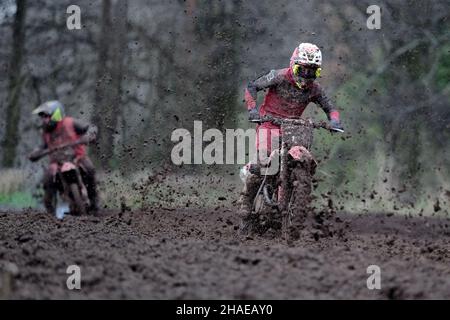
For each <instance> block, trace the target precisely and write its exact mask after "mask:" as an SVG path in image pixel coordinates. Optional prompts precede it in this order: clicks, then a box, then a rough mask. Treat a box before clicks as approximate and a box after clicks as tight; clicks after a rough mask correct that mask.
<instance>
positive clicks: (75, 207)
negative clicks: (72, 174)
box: [69, 183, 86, 215]
mask: <svg viewBox="0 0 450 320" xmlns="http://www.w3.org/2000/svg"><path fill="white" fill-rule="evenodd" d="M69 190H70V193H71V202H72V203H71V205H70V211H71V212H73V213H75V214H77V215H85V214H86V206H85V204H84V201H83V198H82V197H81V193H80V188H79V187H78V184H76V183H71V184H70V186H69Z"/></svg>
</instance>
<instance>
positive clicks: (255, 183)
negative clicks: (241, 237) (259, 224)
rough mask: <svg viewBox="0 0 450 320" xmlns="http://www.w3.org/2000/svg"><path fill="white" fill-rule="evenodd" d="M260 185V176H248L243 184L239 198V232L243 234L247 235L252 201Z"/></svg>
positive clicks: (250, 219)
mask: <svg viewBox="0 0 450 320" xmlns="http://www.w3.org/2000/svg"><path fill="white" fill-rule="evenodd" d="M260 184H261V178H260V176H258V175H256V174H249V175H248V176H247V177H246V179H245V183H244V187H243V189H242V191H241V196H240V198H239V201H238V204H239V211H238V212H239V216H240V218H241V222H240V227H239V228H240V231H241V233H243V234H246V233H248V231H249V228H250V224H251V221H252V209H253V201H254V199H255V196H256V193H257V192H258V188H259V186H260Z"/></svg>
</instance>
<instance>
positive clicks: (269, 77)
mask: <svg viewBox="0 0 450 320" xmlns="http://www.w3.org/2000/svg"><path fill="white" fill-rule="evenodd" d="M321 66H322V53H321V51H320V49H319V48H318V47H317V46H316V45H314V44H311V43H300V45H299V46H298V47H297V48H295V50H294V53H293V54H292V57H291V60H290V65H289V68H285V69H279V70H272V71H270V72H269V73H267V74H265V75H263V76H261V77H259V78H257V79H256V80H254V81H250V82H249V83H248V85H247V88H246V90H245V101H246V105H247V109H248V112H249V120H250V121H255V120H257V119H259V118H260V117H262V116H264V115H270V116H273V117H277V118H300V117H301V115H302V113H303V111H304V110H305V108H306V107H307V105H308V104H309V103H310V102H314V103H316V104H318V105H319V106H320V107H321V108H322V109H323V111H324V112H325V113H326V115H327V118H328V120H329V121H330V126H331V128H332V129H333V130H334V131H338V132H343V128H342V125H341V123H340V119H339V112H338V110H337V109H336V108H335V107H334V105H333V104H332V102H331V101H330V100H329V99H328V97H327V96H326V95H325V93H324V91H323V89H322V88H321V86H320V85H319V84H318V83H317V82H315V80H316V78H317V77H319V76H320V72H321ZM264 89H268V91H267V94H266V95H265V98H264V102H263V103H262V105H261V106H260V107H259V108H258V107H257V105H256V97H257V92H258V91H261V90H264ZM261 129H263V130H264V129H265V130H266V139H267V140H265V141H259V134H258V132H259V130H261ZM256 131H257V136H256V137H257V138H256V149H257V150H264V149H265V150H266V151H267V154H270V151H271V144H272V141H273V139H279V127H278V126H276V125H274V124H272V123H271V122H264V123H262V124H260V125H257V128H256ZM263 152H264V151H263ZM249 168H250V164H247V165H246V167H244V168H243V169H244V170H243V172H245V174H244V177H243V179H244V188H243V190H242V192H241V196H240V199H239V203H240V209H239V213H240V216H241V219H242V220H241V230H242V228H243V226H244V225H245V224H246V222H247V221H249V219H250V214H251V211H252V205H253V200H254V198H255V196H256V193H257V191H258V188H259V185H260V183H261V179H260V176H259V175H257V174H254V173H251V172H252V170H248V169H249Z"/></svg>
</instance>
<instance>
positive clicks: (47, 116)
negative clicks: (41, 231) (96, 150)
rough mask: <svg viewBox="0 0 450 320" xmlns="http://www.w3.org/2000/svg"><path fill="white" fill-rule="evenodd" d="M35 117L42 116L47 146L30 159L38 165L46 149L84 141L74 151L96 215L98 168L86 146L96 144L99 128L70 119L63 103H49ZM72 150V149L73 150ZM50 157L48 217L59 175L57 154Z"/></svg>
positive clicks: (46, 195)
mask: <svg viewBox="0 0 450 320" xmlns="http://www.w3.org/2000/svg"><path fill="white" fill-rule="evenodd" d="M33 114H35V115H38V116H39V117H40V119H41V121H42V126H41V128H42V131H43V135H42V138H43V144H42V146H41V147H40V148H37V149H35V150H34V151H33V152H32V153H31V154H30V155H29V156H28V158H29V160H31V161H33V162H34V161H37V160H39V159H40V158H41V156H40V154H41V153H42V152H43V151H44V150H46V149H53V148H55V147H58V146H62V145H65V144H68V143H72V142H76V141H80V142H82V143H83V144H78V145H75V146H72V147H69V148H71V149H72V151H73V154H74V157H75V158H74V163H75V164H76V165H78V166H79V167H80V168H81V169H82V170H81V173H82V177H83V181H84V182H85V183H86V189H87V192H88V197H89V200H90V204H91V205H90V208H89V210H90V211H91V212H93V213H96V212H97V211H98V206H99V204H98V196H97V183H96V177H95V168H94V165H93V163H92V161H91V160H90V159H89V158H88V156H87V155H86V144H88V143H90V142H93V141H94V140H95V138H96V135H97V128H96V127H95V126H91V125H89V124H87V123H84V122H82V121H81V120H78V119H74V118H72V117H66V116H65V113H64V106H63V105H62V103H61V102H59V101H47V102H45V103H43V104H41V105H40V106H39V107H37V108H36V109H35V110H33ZM69 148H68V149H69ZM58 152H59V151H56V152H55V153H51V154H50V155H49V158H50V164H49V166H48V167H47V169H46V170H45V172H44V177H43V181H42V182H43V185H44V206H45V208H46V210H47V212H48V213H54V212H55V209H56V208H55V207H54V203H55V202H54V199H55V197H56V192H57V190H56V185H55V179H54V178H55V175H56V172H57V168H58V165H57V163H56V159H57V156H56V155H57V153H58Z"/></svg>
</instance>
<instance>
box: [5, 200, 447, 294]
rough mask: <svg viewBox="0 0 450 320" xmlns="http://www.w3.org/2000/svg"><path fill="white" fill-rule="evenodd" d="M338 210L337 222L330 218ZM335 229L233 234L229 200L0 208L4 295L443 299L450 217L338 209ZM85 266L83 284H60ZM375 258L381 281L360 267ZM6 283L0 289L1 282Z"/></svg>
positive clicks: (235, 221)
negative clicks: (294, 234)
mask: <svg viewBox="0 0 450 320" xmlns="http://www.w3.org/2000/svg"><path fill="white" fill-rule="evenodd" d="M337 221H338V222H337ZM332 222H333V223H334V224H335V226H338V227H339V228H337V229H336V230H338V229H339V230H341V231H340V232H335V234H334V236H333V237H325V238H320V237H319V238H318V239H317V238H316V239H315V238H314V237H313V236H312V234H311V233H308V232H306V233H303V234H302V238H300V239H299V240H298V241H296V242H295V243H293V244H292V245H289V246H288V245H286V244H284V243H282V242H281V241H280V240H273V239H272V240H271V239H266V238H260V237H254V238H250V239H243V238H240V237H239V236H238V235H237V233H236V230H235V229H236V228H237V225H238V217H237V214H236V213H235V212H233V211H231V210H229V209H223V208H220V209H216V210H201V209H177V210H166V209H151V210H150V209H149V210H147V211H138V212H130V211H127V212H125V213H118V212H109V213H107V214H106V213H104V215H103V216H101V217H71V216H69V217H66V218H65V219H64V221H57V220H56V219H54V218H53V217H50V216H48V215H46V214H44V213H39V212H34V211H30V212H25V213H23V214H18V213H6V212H4V213H1V212H0V272H2V273H3V274H6V271H4V270H7V269H8V268H7V267H5V266H8V265H9V266H11V265H13V266H16V267H17V270H16V271H17V273H16V274H14V275H11V276H10V277H11V278H12V287H11V290H10V292H7V293H6V294H7V297H8V298H32V299H33V298H38V299H42V298H58V299H70V298H82V299H83V298H138V299H143V298H145V299H317V298H321V299H335V298H336V299H344V298H347V299H418V298H438V299H450V222H449V220H448V219H447V220H445V219H435V218H407V217H404V216H391V217H389V216H386V215H382V214H380V215H361V216H351V215H345V214H338V215H337V216H335V217H334V218H333V221H332ZM71 264H77V265H79V266H80V267H81V273H82V289H81V290H79V291H69V290H68V289H67V288H66V280H67V277H68V275H67V274H66V268H67V267H68V266H69V265H71ZM372 264H376V265H378V266H380V268H381V272H382V275H381V276H382V278H381V279H382V280H381V281H382V282H381V285H382V289H381V290H368V289H367V287H366V280H367V277H368V276H369V275H368V274H367V273H366V269H367V267H368V266H369V265H372ZM3 294H5V293H3Z"/></svg>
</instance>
